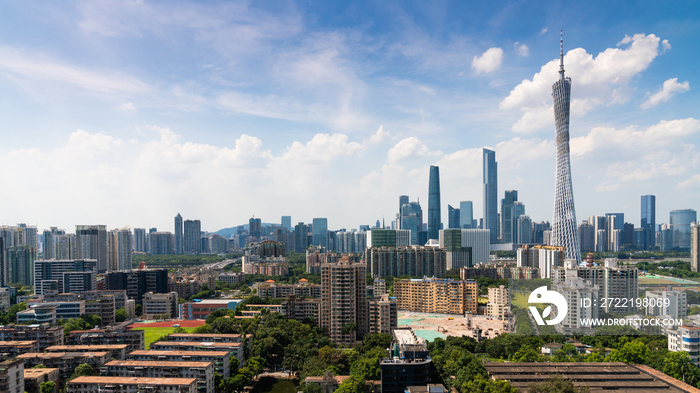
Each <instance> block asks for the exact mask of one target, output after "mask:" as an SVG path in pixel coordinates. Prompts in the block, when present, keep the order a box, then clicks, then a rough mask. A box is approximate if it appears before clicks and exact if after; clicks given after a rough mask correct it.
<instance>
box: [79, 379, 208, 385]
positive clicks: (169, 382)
mask: <svg viewBox="0 0 700 393" xmlns="http://www.w3.org/2000/svg"><path fill="white" fill-rule="evenodd" d="M196 381H197V380H196V379H194V378H133V377H78V378H76V379H74V380H72V381H68V384H76V383H84V384H119V385H190V384H193V383H195V382H196Z"/></svg>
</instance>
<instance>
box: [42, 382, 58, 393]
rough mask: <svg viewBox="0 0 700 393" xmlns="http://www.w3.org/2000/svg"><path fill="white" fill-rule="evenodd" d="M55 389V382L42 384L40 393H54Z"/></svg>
mask: <svg viewBox="0 0 700 393" xmlns="http://www.w3.org/2000/svg"><path fill="white" fill-rule="evenodd" d="M55 389H56V383H55V382H53V381H46V382H42V383H41V385H39V391H40V392H41V393H53V392H54V390H55Z"/></svg>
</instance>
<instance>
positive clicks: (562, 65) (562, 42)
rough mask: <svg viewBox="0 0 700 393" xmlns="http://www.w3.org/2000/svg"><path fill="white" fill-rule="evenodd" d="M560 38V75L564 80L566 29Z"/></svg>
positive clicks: (562, 30) (561, 32)
mask: <svg viewBox="0 0 700 393" xmlns="http://www.w3.org/2000/svg"><path fill="white" fill-rule="evenodd" d="M559 33H560V38H559V75H561V79H564V29H561V31H560V32H559Z"/></svg>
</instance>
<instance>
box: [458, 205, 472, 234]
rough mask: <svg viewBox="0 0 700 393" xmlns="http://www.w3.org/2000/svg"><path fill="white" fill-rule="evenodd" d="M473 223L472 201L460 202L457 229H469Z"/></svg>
mask: <svg viewBox="0 0 700 393" xmlns="http://www.w3.org/2000/svg"><path fill="white" fill-rule="evenodd" d="M473 221H474V210H473V208H472V201H462V202H460V203H459V227H460V228H462V229H471V228H472V225H473Z"/></svg>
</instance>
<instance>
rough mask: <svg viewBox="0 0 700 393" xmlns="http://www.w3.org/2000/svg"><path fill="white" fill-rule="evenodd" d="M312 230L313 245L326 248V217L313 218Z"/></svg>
mask: <svg viewBox="0 0 700 393" xmlns="http://www.w3.org/2000/svg"><path fill="white" fill-rule="evenodd" d="M312 231H313V234H314V246H323V247H326V248H328V219H327V218H314V219H313V228H312Z"/></svg>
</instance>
